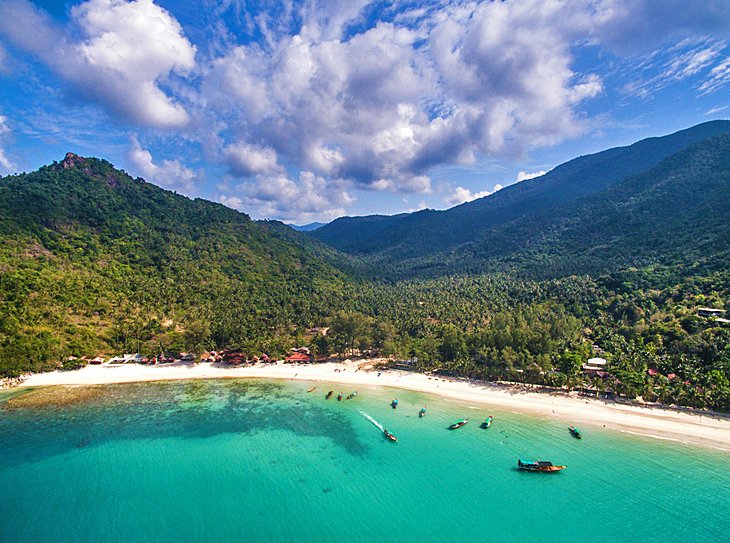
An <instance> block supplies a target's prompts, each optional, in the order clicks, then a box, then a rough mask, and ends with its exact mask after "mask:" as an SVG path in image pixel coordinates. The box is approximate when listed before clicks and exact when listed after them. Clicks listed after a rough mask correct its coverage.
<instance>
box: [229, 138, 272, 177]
mask: <svg viewBox="0 0 730 543" xmlns="http://www.w3.org/2000/svg"><path fill="white" fill-rule="evenodd" d="M224 157H225V158H224V160H225V162H226V164H228V167H229V168H230V170H231V173H232V174H234V175H236V176H238V177H250V176H252V175H255V174H267V173H273V172H275V171H277V170H278V169H279V165H278V164H277V162H276V151H274V150H273V149H271V148H270V147H257V146H255V145H248V144H246V143H239V144H234V145H229V146H227V147H226V149H225V151H224Z"/></svg>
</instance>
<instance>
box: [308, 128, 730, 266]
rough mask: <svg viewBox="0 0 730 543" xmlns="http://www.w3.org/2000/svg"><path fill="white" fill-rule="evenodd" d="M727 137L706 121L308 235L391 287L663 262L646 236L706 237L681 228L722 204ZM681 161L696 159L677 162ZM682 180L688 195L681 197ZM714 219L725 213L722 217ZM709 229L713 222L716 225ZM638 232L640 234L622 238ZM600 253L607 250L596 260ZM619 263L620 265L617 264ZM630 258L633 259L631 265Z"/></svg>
mask: <svg viewBox="0 0 730 543" xmlns="http://www.w3.org/2000/svg"><path fill="white" fill-rule="evenodd" d="M727 133H730V121H713V122H709V123H705V124H702V125H698V126H695V127H693V128H690V129H687V130H683V131H681V132H677V133H675V134H672V135H669V136H665V137H661V138H650V139H646V140H642V141H640V142H638V143H635V144H633V145H631V146H628V147H621V148H616V149H610V150H607V151H604V152H601V153H597V154H594V155H589V156H584V157H580V158H577V159H575V160H572V161H570V162H567V163H565V164H563V165H561V166H558V167H557V168H555V169H554V170H552V171H550V172H549V173H547V174H545V175H543V176H541V177H539V178H535V179H530V180H526V181H523V182H521V183H518V184H515V185H512V186H509V187H506V188H504V189H502V190H500V191H498V192H497V193H495V194H492V195H490V196H487V197H485V198H481V199H479V200H475V201H473V202H469V203H466V204H462V205H460V206H457V207H454V208H452V209H449V210H446V211H433V210H425V211H420V212H417V213H412V214H405V215H396V216H392V217H381V216H371V217H355V218H342V219H338V220H336V221H333V222H332V223H330V224H328V225H326V226H324V227H322V228H319V229H318V230H316V231H314V232H312V233H311V235H312V236H313V237H315V238H317V239H320V240H322V241H324V242H325V243H328V244H330V245H332V246H333V247H335V248H337V249H339V250H341V251H345V252H348V253H350V254H353V255H360V256H365V257H366V260H367V262H368V263H369V264H370V265H371V267H373V268H374V269H378V270H380V271H382V272H384V273H385V274H387V275H388V276H389V277H400V276H412V275H414V274H416V275H422V276H435V275H443V274H449V273H455V272H462V273H463V272H469V273H473V272H476V271H487V270H493V269H512V268H513V267H514V266H515V259H516V260H517V261H518V264H519V266H518V267H519V268H520V269H521V270H523V271H525V270H526V271H529V272H534V271H538V272H539V273H540V274H543V275H544V274H546V273H547V274H549V275H560V274H564V273H581V272H585V271H591V272H593V271H596V270H600V269H610V268H608V267H606V262H605V259H606V257H608V260H609V261H610V263H615V264H617V265H619V266H622V265H623V266H628V265H636V264H641V262H650V261H657V260H658V261H662V259H661V258H659V257H661V256H662V254H663V253H661V251H655V250H649V251H647V250H645V247H642V242H641V240H642V239H647V238H645V234H646V233H647V230H651V229H652V228H654V229H656V230H657V231H661V232H667V233H669V232H670V230H667V227H668V226H669V227H671V228H673V229H681V230H682V231H681V232H679V231H676V232H675V230H671V232H672V234H675V233H676V234H681V239H687V238H689V239H691V237H692V236H693V235H696V234H697V235H699V234H701V232H700V231H699V230H703V227H702V224H701V223H695V224H694V227H698V228H699V230H698V229H697V228H694V227H693V226H692V224H689V223H687V221H690V217H691V216H692V215H693V214H694V213H704V212H706V211H709V209H710V208H712V207H713V206H714V205H715V204H714V202H715V199H716V198H718V197H719V198H723V196H725V197H726V196H727V194H728V190H727V184H725V186H724V187H723V184H722V178H721V177H718V176H717V175H715V174H713V169H714V168H716V167H718V168H721V167H722V165H721V164H719V163H718V164H717V165H716V164H715V162H717V161H720V162H722V160H723V156H722V152H723V151H722V149H720V147H722V146H723V145H724V143H723V141H722V140H721V139H718V140H713V138H714V137H716V136H717V135H719V134H727ZM703 141H707V144H706V145H707V146H709V147H711V146H713V145H717V146H719V147H718V150H717V152H713V151H712V150H711V149H709V147H705V148H704V150H700V149H696V150H694V151H690V150H689V148H690V147H692V146H693V145H696V144H698V143H700V142H703ZM713 142H714V143H713ZM685 152H688V153H694V155H693V156H692V157H690V156H689V155H686V156H685V155H682V153H685ZM675 155H677V156H675ZM673 169H676V171H673ZM706 174H709V175H714V177H715V181H714V182H709V181H708V179H707V178H706ZM681 176H683V177H684V178H685V184H686V187H685V188H682V187H680V185H681V184H682V182H681V181H680V180H679V179H678V177H681ZM672 179H674V181H672ZM706 181H708V182H709V183H710V186H707V187H705V186H704V185H703V183H705V182H706ZM672 183H674V184H675V185H676V187H675V188H676V189H677V190H679V191H680V192H681V193H685V192H686V191H692V188H691V187H693V186H696V190H694V191H693V192H694V194H693V197H692V198H690V199H689V201H688V202H686V203H687V204H690V205H689V207H683V212H684V215H683V216H684V217H685V222H684V223H683V224H680V223H679V217H676V216H674V210H673V209H672V206H674V205H676V204H677V203H678V202H680V201H681V198H680V197H679V195H678V194H675V195H674V196H670V195H667V194H666V190H667V189H666V188H662V187H666V186H667V184H670V185H671V184H672ZM652 187H653V188H652ZM637 197H638V198H639V199H640V202H637V201H636V200H635V199H636V198H637ZM653 198H656V201H655V202H654V201H652V199H653ZM693 206H694V207H693ZM624 212H627V213H631V212H636V213H641V214H642V217H643V220H642V221H638V223H637V221H636V220H634V221H633V222H631V221H632V217H631V216H627V217H621V214H622V213H624ZM714 212H715V213H718V212H719V213H720V214H722V213H724V211H723V209H722V208H720V209H714ZM669 215H672V221H673V222H672V223H671V224H670V225H667V223H666V221H665V219H664V218H665V217H666V216H669ZM626 219H628V220H629V222H625V221H626ZM709 219H710V220H711V221H715V219H717V216H713V217H710V218H709ZM647 221H649V222H647ZM617 222H620V223H623V226H622V230H620V232H624V233H626V234H627V235H625V236H618V235H617V234H618V233H619V231H616V229H615V228H614V227H616V226H619V225H618V224H616V223H617ZM720 222H721V221H720ZM637 224H638V226H640V227H641V228H639V229H638V230H636V229H635V230H634V231H633V232H628V230H629V228H630V227H631V228H633V227H634V226H637ZM588 225H590V227H589V226H588ZM660 226H661V228H660ZM687 227H689V230H687ZM571 232H572V234H571ZM690 232H691V233H690ZM688 234H689V235H688ZM576 243H577V245H578V246H580V247H581V248H582V251H585V250H590V251H591V255H593V256H592V257H591V256H590V255H589V256H586V255H585V254H583V253H581V254H582V255H583V258H582V260H581V262H574V261H573V255H574V254H575V251H572V250H571V248H572V247H575V246H576ZM565 244H567V245H565ZM564 245H565V246H564ZM605 245H608V246H609V247H608V249H607V250H600V247H599V250H595V249H596V247H597V246H605ZM604 249H606V248H605V247H604ZM693 249H696V248H694V247H693ZM672 250H673V255H672V256H675V255H676V254H677V252H679V251H681V247H679V246H676V245H673V247H672ZM607 252H608V253H610V254H608V255H607V254H606V253H607ZM693 252H694V253H697V251H696V250H693ZM618 253H623V254H624V255H625V256H626V258H624V259H620V258H616V256H617V254H618ZM637 253H638V254H637ZM634 255H636V256H637V257H638V258H637V259H636V261H635V262H633V261H632V258H633V256H634ZM563 256H565V257H566V258H564V259H563V258H562V257H563ZM546 259H547V264H548V268H547V269H546V268H545V267H544V266H545V260H546ZM556 259H557V260H556ZM602 266H603V268H602Z"/></svg>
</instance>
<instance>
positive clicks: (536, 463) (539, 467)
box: [517, 460, 566, 473]
mask: <svg viewBox="0 0 730 543" xmlns="http://www.w3.org/2000/svg"><path fill="white" fill-rule="evenodd" d="M565 468H566V466H556V465H554V464H553V463H552V462H547V461H545V460H517V469H521V470H524V471H540V472H543V473H552V472H555V471H560V470H562V469H565Z"/></svg>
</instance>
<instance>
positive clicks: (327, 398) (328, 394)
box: [324, 390, 335, 400]
mask: <svg viewBox="0 0 730 543" xmlns="http://www.w3.org/2000/svg"><path fill="white" fill-rule="evenodd" d="M334 393H335V391H334V390H330V391H329V392H328V393H327V396H325V397H324V399H325V400H329V399H330V398H331V397H332V394H334Z"/></svg>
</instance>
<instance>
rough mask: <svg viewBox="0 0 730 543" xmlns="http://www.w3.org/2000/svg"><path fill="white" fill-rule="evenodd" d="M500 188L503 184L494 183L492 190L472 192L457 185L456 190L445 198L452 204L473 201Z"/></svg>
mask: <svg viewBox="0 0 730 543" xmlns="http://www.w3.org/2000/svg"><path fill="white" fill-rule="evenodd" d="M498 190H502V185H499V184H497V185H494V188H493V189H492V190H482V191H479V192H472V191H470V190H469V189H467V188H464V187H456V188H455V189H454V192H452V193H451V194H450V195H448V196H447V197H446V198H444V200H445V201H446V202H447V203H448V204H451V205H460V204H463V203H465V202H471V201H472V200H476V199H478V198H484V197H485V196H489V195H490V194H494V193H495V192H497V191H498Z"/></svg>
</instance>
